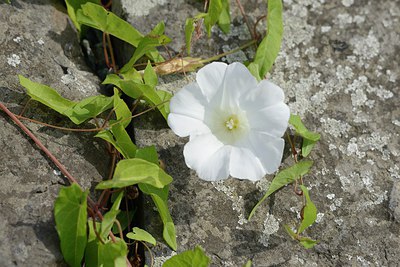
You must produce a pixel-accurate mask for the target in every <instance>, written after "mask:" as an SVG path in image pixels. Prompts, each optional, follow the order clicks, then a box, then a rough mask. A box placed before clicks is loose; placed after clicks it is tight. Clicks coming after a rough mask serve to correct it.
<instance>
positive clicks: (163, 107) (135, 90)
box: [103, 74, 169, 119]
mask: <svg viewBox="0 0 400 267" xmlns="http://www.w3.org/2000/svg"><path fill="white" fill-rule="evenodd" d="M103 84H114V85H115V86H117V87H118V88H120V89H121V90H122V91H123V92H124V93H125V94H126V95H128V96H130V97H132V98H135V99H136V98H139V97H143V98H144V100H146V101H147V103H148V104H150V105H151V106H157V109H158V110H159V111H160V112H161V114H162V115H163V117H164V118H165V119H167V117H168V111H169V105H168V103H164V104H161V103H163V100H162V98H161V97H160V95H159V93H157V92H159V91H157V90H155V89H154V88H153V87H151V86H150V85H147V84H143V83H141V82H138V81H132V80H123V79H121V78H119V77H118V76H117V75H115V74H112V75H108V76H107V78H106V79H105V80H104V82H103ZM160 92H161V91H160ZM162 94H163V95H164V96H165V95H167V94H169V93H162Z"/></svg>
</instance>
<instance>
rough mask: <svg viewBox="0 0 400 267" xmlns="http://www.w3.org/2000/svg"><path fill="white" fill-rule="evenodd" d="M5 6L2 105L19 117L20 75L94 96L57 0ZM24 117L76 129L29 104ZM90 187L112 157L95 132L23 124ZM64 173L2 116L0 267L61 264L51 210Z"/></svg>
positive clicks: (0, 31) (70, 93)
mask: <svg viewBox="0 0 400 267" xmlns="http://www.w3.org/2000/svg"><path fill="white" fill-rule="evenodd" d="M11 2H12V4H11V5H8V4H5V3H1V4H0V44H1V49H0V77H1V80H0V101H1V102H2V103H4V104H5V105H6V106H7V107H8V108H9V109H10V110H11V111H13V112H15V113H19V112H20V111H21V110H22V109H23V107H24V105H25V104H26V102H27V100H28V99H29V97H27V96H26V94H25V93H24V90H23V88H22V86H20V85H19V82H18V76H17V75H18V74H21V75H24V76H25V77H28V78H30V79H32V80H34V81H36V82H41V83H44V84H47V85H49V86H52V87H53V88H55V89H57V90H58V91H59V92H60V93H61V94H62V95H63V96H65V97H67V98H70V99H74V100H78V99H82V98H83V97H86V96H90V95H94V94H96V93H97V89H98V84H99V81H98V79H97V78H96V77H95V76H94V75H93V74H91V73H90V72H88V70H87V69H86V68H85V63H84V61H83V59H82V57H81V52H80V47H79V44H78V41H77V36H76V33H75V32H74V30H73V29H72V27H71V26H70V24H69V23H68V20H67V15H66V10H65V8H64V6H63V5H62V2H60V1H19V0H12V1H11ZM24 115H25V116H27V117H29V118H33V119H36V120H39V121H44V122H48V123H51V124H56V125H60V126H66V127H73V124H72V123H71V122H69V121H68V119H66V118H64V117H61V116H60V115H58V114H56V113H55V112H52V111H51V110H50V109H48V108H46V107H45V106H43V105H41V104H38V103H35V102H34V101H32V102H31V103H30V104H29V106H28V108H27V110H26V112H25V113H24ZM25 124H26V125H27V126H28V128H30V129H31V130H32V131H33V133H34V134H35V135H36V136H37V137H38V138H39V139H40V140H41V141H42V142H43V144H44V145H45V146H47V148H48V149H49V150H50V151H51V152H52V153H54V155H55V156H56V157H57V158H58V159H59V160H60V161H61V162H62V163H63V164H64V165H65V166H66V168H67V169H68V170H69V171H70V172H71V174H72V175H73V176H74V177H76V178H77V179H78V181H80V184H81V185H82V186H83V187H84V188H86V189H89V188H91V187H92V185H94V184H95V183H97V182H98V181H100V180H101V179H102V178H101V177H102V176H103V175H104V174H105V173H106V169H107V166H108V157H107V154H106V152H105V150H104V147H103V145H102V144H101V143H99V142H98V141H97V140H95V139H94V138H93V135H92V134H82V133H68V132H63V131H59V130H54V129H50V128H47V127H43V126H40V125H37V124H33V123H25ZM65 184H68V182H67V180H66V179H65V178H64V177H63V176H62V175H61V174H60V172H59V170H58V169H57V168H56V167H55V166H54V164H52V163H51V162H50V161H49V160H48V159H47V158H46V156H45V155H44V154H43V153H42V152H41V151H40V150H39V149H38V148H37V147H36V146H35V144H34V143H33V142H32V141H31V140H30V139H29V138H28V137H27V136H26V135H25V134H24V133H23V132H22V131H21V130H20V129H19V128H18V127H17V126H16V125H15V124H14V123H13V122H12V121H11V120H10V119H9V118H8V116H7V115H6V114H5V113H4V112H0V266H64V265H65V264H64V263H63V260H62V255H61V253H60V250H59V240H58V237H57V233H56V229H55V223H54V219H53V205H54V201H55V198H56V196H57V194H58V191H59V189H60V187H61V186H62V185H65Z"/></svg>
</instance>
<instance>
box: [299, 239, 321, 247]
mask: <svg viewBox="0 0 400 267" xmlns="http://www.w3.org/2000/svg"><path fill="white" fill-rule="evenodd" d="M299 241H300V244H302V245H303V247H305V248H307V249H308V248H313V247H314V246H315V245H316V244H317V243H318V240H314V239H311V238H308V237H301V238H300V240H299Z"/></svg>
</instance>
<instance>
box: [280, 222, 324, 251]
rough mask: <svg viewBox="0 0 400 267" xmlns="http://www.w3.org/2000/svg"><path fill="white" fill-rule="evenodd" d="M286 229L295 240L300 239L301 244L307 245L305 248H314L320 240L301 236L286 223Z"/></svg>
mask: <svg viewBox="0 0 400 267" xmlns="http://www.w3.org/2000/svg"><path fill="white" fill-rule="evenodd" d="M284 227H285V229H286V231H287V232H288V234H289V235H290V236H291V237H292V238H293V239H295V240H297V241H299V242H300V244H301V245H302V246H303V247H305V248H307V249H308V248H313V247H314V246H315V245H316V244H317V243H318V240H313V239H311V238H308V237H304V236H299V235H298V234H296V233H295V232H294V231H293V230H292V229H291V228H290V227H289V226H288V225H284Z"/></svg>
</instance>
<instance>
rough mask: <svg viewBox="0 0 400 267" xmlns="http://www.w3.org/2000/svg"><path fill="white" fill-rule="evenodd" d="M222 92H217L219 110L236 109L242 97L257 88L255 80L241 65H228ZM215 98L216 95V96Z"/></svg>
mask: <svg viewBox="0 0 400 267" xmlns="http://www.w3.org/2000/svg"><path fill="white" fill-rule="evenodd" d="M222 87H223V88H222V90H221V91H220V92H218V100H219V102H220V103H221V106H220V107H221V109H232V107H237V106H238V104H239V101H240V99H241V98H242V96H244V95H246V94H248V92H249V91H251V90H255V89H256V88H257V80H256V78H254V76H253V75H252V74H251V73H250V71H249V70H248V69H247V68H246V66H245V65H243V64H242V63H238V62H236V63H232V64H230V65H228V67H227V69H226V73H225V77H224V83H223V85H222ZM216 96H217V95H216Z"/></svg>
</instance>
